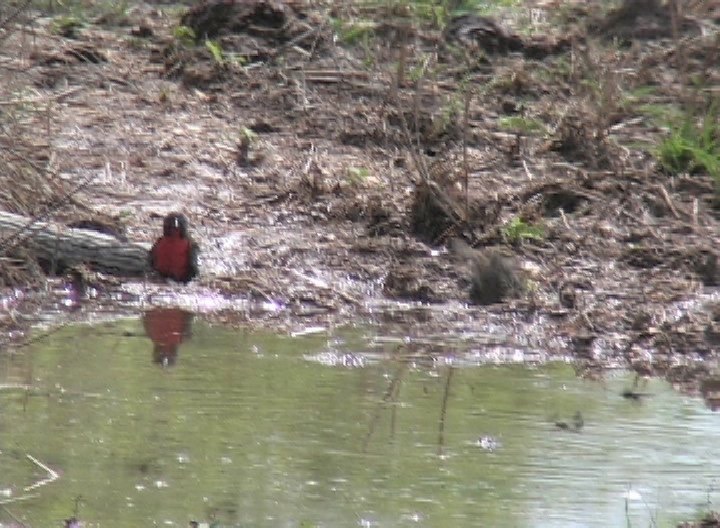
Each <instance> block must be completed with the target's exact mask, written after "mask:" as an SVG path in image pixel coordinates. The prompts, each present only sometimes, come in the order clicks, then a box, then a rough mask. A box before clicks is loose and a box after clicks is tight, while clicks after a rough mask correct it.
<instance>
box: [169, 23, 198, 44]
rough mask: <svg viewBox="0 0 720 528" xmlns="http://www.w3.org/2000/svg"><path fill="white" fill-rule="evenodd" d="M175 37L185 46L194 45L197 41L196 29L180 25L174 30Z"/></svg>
mask: <svg viewBox="0 0 720 528" xmlns="http://www.w3.org/2000/svg"><path fill="white" fill-rule="evenodd" d="M173 37H175V40H177V41H178V43H180V44H182V45H183V46H188V47H190V46H194V45H195V42H196V40H197V39H196V36H195V31H193V29H192V28H190V27H188V26H178V27H176V28H175V30H174V31H173Z"/></svg>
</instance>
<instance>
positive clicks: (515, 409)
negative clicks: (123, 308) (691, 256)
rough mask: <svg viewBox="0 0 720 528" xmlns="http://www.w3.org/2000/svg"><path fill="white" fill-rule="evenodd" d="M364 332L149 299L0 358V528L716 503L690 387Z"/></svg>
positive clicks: (578, 511) (607, 512) (469, 520)
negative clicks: (204, 313)
mask: <svg viewBox="0 0 720 528" xmlns="http://www.w3.org/2000/svg"><path fill="white" fill-rule="evenodd" d="M163 317H164V318H165V319H164V320H162V318H163ZM158 320H162V322H161V323H158ZM158 325H160V326H162V327H163V328H167V327H169V328H170V330H171V331H164V330H162V328H161V329H158V328H157V326H158ZM379 332H380V331H379V330H377V329H368V328H364V329H359V330H358V329H342V330H337V331H333V332H332V333H328V332H318V333H310V334H308V335H303V336H297V337H290V336H276V335H271V334H265V333H261V332H243V331H231V330H225V329H219V328H211V327H209V326H206V325H204V324H201V323H198V322H195V323H194V324H192V323H191V322H190V319H189V318H188V319H187V320H186V319H185V316H184V315H178V314H175V315H169V316H168V315H167V314H166V315H164V316H161V317H160V319H157V318H156V320H155V321H154V322H153V321H149V320H148V319H146V320H145V323H143V322H142V321H141V320H139V319H129V320H123V321H121V322H116V323H112V324H106V325H101V326H77V327H69V328H64V329H62V330H60V331H58V332H55V333H53V334H52V335H50V336H49V337H47V338H44V339H38V340H37V341H36V342H35V343H34V344H33V345H32V346H31V347H29V348H26V349H23V350H22V351H21V352H19V353H15V354H12V355H10V354H7V353H3V355H1V356H0V405H1V406H2V413H0V493H1V496H0V499H1V500H2V501H3V502H4V503H3V504H2V509H0V522H1V523H2V526H11V525H12V523H13V522H17V521H22V522H23V523H25V525H27V526H31V527H49V526H62V521H63V519H66V518H68V517H70V516H72V515H77V517H79V518H81V519H82V520H84V521H85V522H86V524H87V525H88V526H112V527H118V528H123V527H128V528H129V527H133V528H135V527H138V526H181V527H185V526H187V525H188V522H189V521H190V520H199V521H205V522H208V521H211V520H215V521H217V522H219V523H220V524H221V525H223V526H252V527H268V528H269V527H273V528H274V527H313V526H317V527H340V526H377V527H397V526H400V527H402V526H428V527H448V528H449V527H458V526H503V527H527V526H533V527H548V528H550V527H575V526H577V527H609V526H628V521H629V522H630V525H631V526H639V527H646V526H650V525H651V522H655V523H656V525H657V526H674V521H676V520H677V519H679V518H687V517H690V516H693V515H695V514H696V513H697V511H699V510H702V509H704V508H707V506H708V500H710V501H715V503H717V500H718V494H717V492H716V491H715V487H716V486H717V480H716V479H717V475H720V458H719V457H717V456H716V455H717V437H718V434H719V433H720V414H713V413H712V412H710V411H709V410H707V409H706V408H705V407H704V406H703V404H702V401H700V400H697V399H693V398H687V397H684V396H682V395H678V394H677V393H675V392H673V391H672V390H671V389H670V388H669V387H668V386H667V385H666V384H665V383H663V382H661V381H656V380H654V381H651V382H650V383H649V384H648V386H647V387H646V388H645V389H644V390H645V391H646V392H649V393H652V396H651V397H648V398H646V399H645V400H643V401H641V402H635V401H629V400H626V399H624V398H622V397H621V396H620V393H621V392H622V390H623V388H625V387H628V386H630V385H631V383H632V378H631V377H629V376H627V375H616V376H610V377H609V379H607V380H606V381H604V382H596V381H586V380H580V379H577V378H576V377H575V374H574V371H573V369H572V367H571V366H570V365H568V364H564V363H555V364H546V365H537V364H533V365H529V364H512V365H494V364H487V363H486V362H484V361H480V360H479V358H481V357H484V356H483V355H482V353H480V354H477V355H474V354H472V353H469V354H468V355H465V356H460V355H459V353H458V351H457V350H448V351H447V354H443V353H442V350H440V351H439V352H438V350H437V347H436V349H435V354H434V356H433V357H424V356H423V355H422V354H417V353H414V354H408V353H407V348H400V349H398V348H397V347H396V346H395V345H390V344H384V345H383V344H382V343H383V342H384V341H383V340H378V339H377V337H378V336H377V333H379ZM183 333H184V334H185V337H184V339H183V340H182V342H180V341H181V340H180V339H177V338H174V337H172V336H173V335H178V334H180V335H182V334H183ZM147 334H150V335H151V336H152V337H153V338H154V339H155V344H153V342H151V340H150V339H149V338H148V337H147ZM385 337H387V336H385ZM173 345H177V346H176V347H175V346H173ZM481 352H482V351H481ZM460 359H462V361H460ZM578 411H579V412H580V413H581V414H582V417H583V419H584V426H583V427H582V429H581V430H579V431H574V430H573V428H574V426H573V424H572V420H573V416H574V415H575V413H576V412H578ZM556 422H566V423H567V424H568V427H569V429H568V430H561V429H559V428H558V427H557V426H556V425H555V423H556ZM28 455H30V456H32V457H33V458H34V460H35V461H37V462H34V461H33V460H31V459H30V458H28ZM38 464H44V465H46V466H47V469H49V470H51V471H55V472H56V473H57V477H56V480H54V481H49V482H44V481H45V480H52V479H51V478H49V476H48V475H50V474H49V473H48V471H47V470H46V469H43V468H42V466H40V465H38ZM14 519H15V521H14Z"/></svg>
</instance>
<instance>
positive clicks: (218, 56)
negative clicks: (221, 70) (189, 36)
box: [205, 39, 225, 66]
mask: <svg viewBox="0 0 720 528" xmlns="http://www.w3.org/2000/svg"><path fill="white" fill-rule="evenodd" d="M205 47H206V48H207V50H208V51H209V52H210V53H211V54H212V56H213V59H214V60H215V63H216V64H217V65H218V66H225V54H224V53H223V49H222V46H220V44H219V43H218V42H217V41H215V40H210V39H206V40H205Z"/></svg>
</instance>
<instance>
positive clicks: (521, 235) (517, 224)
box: [502, 217, 545, 244]
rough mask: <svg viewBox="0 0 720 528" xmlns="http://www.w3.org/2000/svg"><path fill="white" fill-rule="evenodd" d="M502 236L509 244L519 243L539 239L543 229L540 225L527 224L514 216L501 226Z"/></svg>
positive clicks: (543, 231) (543, 232) (542, 235)
mask: <svg viewBox="0 0 720 528" xmlns="http://www.w3.org/2000/svg"><path fill="white" fill-rule="evenodd" d="M502 236H503V238H504V239H505V240H506V241H507V242H508V243H510V244H520V243H522V242H523V241H524V240H541V239H542V238H543V237H544V236H545V230H544V229H543V227H542V226H541V225H536V224H528V223H527V222H525V221H524V220H522V219H521V218H519V217H515V218H513V219H512V220H510V222H508V223H507V224H505V226H504V227H503V228H502Z"/></svg>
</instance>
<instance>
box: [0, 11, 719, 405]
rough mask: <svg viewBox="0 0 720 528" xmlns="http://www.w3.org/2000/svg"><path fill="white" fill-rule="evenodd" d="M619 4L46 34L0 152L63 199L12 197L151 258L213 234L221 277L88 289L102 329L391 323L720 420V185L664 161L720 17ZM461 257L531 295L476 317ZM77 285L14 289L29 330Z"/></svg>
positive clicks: (217, 21) (208, 16)
mask: <svg viewBox="0 0 720 528" xmlns="http://www.w3.org/2000/svg"><path fill="white" fill-rule="evenodd" d="M380 4H382V5H385V4H383V3H380ZM586 4H593V6H594V7H587V6H586ZM595 4H596V3H586V2H570V1H567V2H558V1H555V2H551V1H544V2H543V1H535V2H530V1H528V2H524V3H522V4H521V5H519V6H515V7H513V8H512V9H511V10H507V11H503V10H498V11H497V12H493V13H491V14H490V17H491V18H482V17H464V18H459V19H455V20H452V21H446V22H449V23H446V24H441V23H440V22H439V21H438V17H437V16H436V17H435V18H433V17H426V16H424V15H423V14H422V13H419V12H418V11H416V10H412V9H399V8H398V9H394V10H390V9H389V8H386V7H382V6H379V5H375V6H373V5H372V4H369V3H363V4H354V3H352V2H345V3H337V2H336V3H323V2H309V1H308V2H301V1H287V2H281V1H279V0H278V1H276V0H265V1H259V0H258V1H251V2H237V3H235V2H215V3H212V2H211V3H201V4H199V5H198V6H196V7H194V8H193V9H192V10H190V11H188V10H187V8H184V7H182V6H174V5H167V4H166V3H164V2H146V3H141V4H138V5H135V6H133V7H131V8H130V9H128V10H127V11H125V12H123V13H122V14H117V13H114V15H113V16H109V15H98V16H97V17H95V18H92V19H91V20H89V21H83V23H81V24H75V23H73V22H74V21H72V20H68V19H62V20H59V17H51V16H38V15H37V14H34V13H31V12H26V13H23V14H22V16H20V17H19V18H18V19H17V20H14V21H11V22H7V29H6V31H5V33H4V34H3V42H2V47H1V48H0V60H1V61H2V62H1V67H2V68H3V69H4V71H5V72H6V74H5V81H4V82H5V83H6V88H7V86H10V83H14V84H13V87H14V89H13V90H12V91H11V93H12V98H10V99H9V100H8V101H3V103H8V104H9V103H10V102H11V101H12V102H13V103H14V104H16V105H20V108H19V109H18V108H16V109H15V110H14V112H16V113H14V114H13V116H16V115H19V116H22V117H21V118H18V117H13V121H12V123H13V126H15V127H17V130H21V131H24V132H23V133H24V135H18V133H17V132H14V133H13V134H11V135H10V136H9V137H8V136H7V135H6V136H3V141H12V144H10V145H9V146H10V147H11V148H13V149H15V150H14V151H15V152H17V153H21V154H22V155H21V156H20V155H18V157H20V158H21V159H22V160H25V161H27V162H30V163H34V164H35V165H40V166H41V167H43V170H42V171H40V172H42V173H43V174H44V175H45V176H44V177H45V178H46V184H44V185H45V186H44V187H37V188H35V187H33V188H30V189H26V190H25V192H24V193H21V192H20V191H19V190H18V189H21V188H22V186H21V183H20V180H19V179H18V176H14V178H15V179H14V180H13V184H12V186H9V187H6V190H5V191H4V193H3V194H2V196H1V197H0V200H1V201H0V208H2V209H5V210H7V211H10V212H16V213H21V214H27V215H36V216H37V215H44V216H45V217H46V218H51V219H53V220H55V221H58V222H63V223H74V222H84V223H85V224H83V225H92V226H95V227H102V228H103V229H105V230H108V231H109V232H113V233H115V234H117V236H120V237H126V238H127V240H129V241H135V242H144V243H147V244H150V243H151V242H152V240H153V239H154V238H155V237H157V236H158V234H159V232H160V229H161V223H162V221H161V218H162V216H164V215H165V214H166V213H168V212H171V211H182V212H184V213H185V214H186V215H187V216H188V218H189V219H190V222H191V225H192V232H193V235H194V237H195V238H196V240H197V241H198V242H199V243H200V246H201V248H202V256H201V277H200V279H199V280H197V281H195V282H194V283H192V284H190V285H189V286H180V285H166V284H162V283H160V282H158V281H156V280H152V279H150V280H145V281H138V280H137V279H131V280H125V279H123V278H121V277H103V276H101V275H98V274H93V273H92V272H91V270H90V271H88V270H83V272H82V273H83V274H85V275H86V280H88V281H89V283H90V285H91V288H89V290H88V291H90V292H91V293H89V294H86V295H85V296H84V297H83V299H82V307H81V310H80V312H82V313H84V314H88V313H98V312H102V311H103V310H106V311H107V307H108V306H112V307H114V309H118V308H117V307H118V306H121V307H122V306H126V307H129V308H128V309H130V308H132V307H133V306H134V307H137V306H138V304H140V305H142V306H147V305H148V304H181V305H183V307H190V308H192V309H193V310H195V311H197V312H199V313H201V314H203V316H204V317H205V318H207V319H208V320H209V321H212V322H222V323H227V324H239V325H248V324H249V325H263V326H270V327H277V328H282V329H289V330H290V331H301V329H303V328H310V327H314V326H318V325H321V326H327V325H344V324H366V323H370V324H379V325H382V328H384V329H386V330H385V331H387V332H392V329H393V328H398V329H402V332H403V333H404V334H406V335H408V337H409V342H410V343H411V344H414V346H416V347H417V349H418V350H420V351H422V352H425V353H427V354H430V355H432V354H444V353H447V351H448V350H451V351H452V350H455V349H456V348H457V349H462V350H466V351H471V352H473V353H475V354H480V355H485V356H487V357H488V358H493V357H495V358H503V357H512V356H513V355H514V354H516V353H518V352H522V353H523V354H525V357H527V358H530V359H531V360H532V359H533V358H547V357H567V358H572V359H573V360H574V361H575V363H576V364H577V365H578V372H579V373H580V374H583V375H588V376H601V375H602V372H603V370H604V369H605V368H607V367H616V366H621V367H622V366H627V367H630V368H633V369H635V370H636V371H637V372H638V373H639V374H640V375H650V374H654V375H660V376H665V377H666V378H667V379H668V380H670V381H671V382H673V383H676V384H678V386H680V387H681V388H683V389H684V390H688V391H691V392H700V391H701V390H702V389H704V388H706V390H703V392H706V393H707V394H706V397H707V398H708V401H715V402H717V399H718V393H717V391H714V390H713V389H712V387H714V386H715V385H716V383H715V376H720V374H719V371H718V363H717V362H718V357H719V356H718V350H719V349H720V303H719V302H718V293H717V284H718V281H719V280H720V275H719V274H718V270H717V249H716V248H717V241H718V236H719V235H720V224H719V222H718V214H719V212H720V202H719V201H718V199H717V197H718V194H717V184H716V182H714V181H713V179H712V177H711V176H710V175H709V174H706V173H704V172H703V171H697V172H695V173H692V174H687V173H684V174H683V173H681V174H675V175H673V174H669V173H668V172H666V171H665V170H663V168H662V167H661V165H660V164H659V162H658V155H657V148H658V145H659V142H660V141H661V140H662V139H663V138H665V137H667V136H668V133H669V129H668V121H669V119H670V118H671V117H672V116H673V115H674V114H677V113H681V115H682V112H684V111H686V110H687V109H688V108H694V109H697V110H698V113H699V115H702V114H703V113H707V112H710V111H711V110H709V109H710V105H711V103H712V101H713V100H714V98H716V97H717V87H718V86H720V69H719V68H718V63H717V60H716V59H717V56H718V55H717V54H718V48H720V37H718V23H720V3H718V2H694V3H693V2H685V4H687V5H686V6H685V7H684V9H683V11H682V12H681V13H678V14H677V15H676V16H671V15H670V14H669V12H668V9H669V8H668V7H667V6H664V5H661V4H659V3H656V2H647V1H644V2H637V4H638V6H639V7H638V9H636V10H628V9H625V10H623V9H619V10H608V8H607V6H595ZM640 4H642V5H640ZM181 25H183V26H186V27H190V28H192V29H193V31H194V33H195V36H196V37H198V40H197V43H195V42H193V40H192V37H191V36H190V34H189V32H188V31H187V29H178V28H179V27H180V26H181ZM204 37H207V38H209V39H211V40H210V41H209V42H208V43H206V41H205V38H204ZM11 74H12V75H11ZM5 94H6V95H7V94H8V91H7V90H6V92H5ZM5 108H9V107H8V106H6V107H5ZM9 112H10V111H9V110H8V111H6V116H9V115H10V113H9ZM8 130H9V128H8ZM6 146H7V145H6ZM6 150H7V149H6ZM5 161H6V162H7V158H6V160H5ZM11 161H12V160H11ZM16 161H17V160H16ZM18 163H19V162H18ZM13 167H15V166H14V165H13ZM18 170H20V169H18ZM15 174H20V173H15ZM48 175H49V176H48ZM13 189H15V190H16V191H17V192H15V191H13ZM13 192H15V194H13ZM28 195H31V196H33V197H34V200H33V199H26V198H27V197H28ZM58 196H61V197H63V199H62V200H59V199H58V198H57V197H58ZM21 198H22V199H21ZM456 238H462V239H464V240H465V241H466V242H467V243H468V244H470V245H471V246H473V247H475V248H478V249H480V250H482V249H487V248H490V247H494V248H499V249H498V251H500V252H501V253H502V254H503V255H505V256H506V257H507V258H509V260H508V262H513V263H514V265H517V267H518V268H520V270H519V271H518V273H519V275H520V276H521V277H522V279H523V283H524V284H526V288H525V289H524V290H523V293H522V294H520V295H519V296H515V297H509V298H505V299H503V301H502V302H499V303H494V304H490V305H477V304H475V303H473V302H471V301H472V300H473V299H471V297H470V291H471V286H472V284H473V282H472V277H471V274H472V273H474V271H473V270H474V268H472V266H470V267H468V265H467V263H465V264H463V263H462V262H459V261H458V259H457V258H455V257H454V256H453V255H452V252H451V251H448V249H447V248H448V247H449V245H450V241H451V240H452V239H456ZM6 245H7V244H6ZM20 249H21V248H17V247H16V248H15V250H16V253H17V251H19V250H20ZM14 258H18V257H17V255H15V257H14ZM461 260H462V259H461ZM8 262H9V261H8ZM23 266H24V268H23V269H24V270H25V271H27V270H28V267H29V265H28V263H27V262H24V264H23ZM16 268H17V266H16V267H15V268H13V267H12V266H10V265H9V264H7V262H6V267H5V270H4V282H5V284H8V285H9V284H11V283H13V281H12V280H11V279H12V277H13V276H14V275H13V273H12V272H13V270H15V271H17V269H16ZM67 283H68V280H67V279H64V278H62V277H61V278H60V279H54V280H51V282H50V283H49V284H50V287H48V286H47V285H46V283H44V282H43V280H37V281H35V282H32V281H30V279H28V278H25V279H24V282H23V283H21V284H20V285H23V284H24V286H25V287H24V288H20V289H18V288H17V286H18V283H17V282H15V283H13V284H14V286H15V287H16V289H12V290H11V289H7V290H6V295H5V296H4V297H3V303H4V304H5V306H6V307H7V308H8V310H7V314H6V315H5V316H3V325H4V327H6V328H7V329H8V331H7V335H21V333H18V334H11V333H10V332H12V331H16V330H17V329H18V328H22V323H28V322H33V321H35V320H37V318H36V316H37V314H39V313H42V312H43V310H45V309H47V308H48V306H50V307H55V308H58V310H62V307H63V306H65V304H63V303H64V301H63V300H62V292H63V291H65V290H64V289H63V288H64V287H65V285H66V284H67ZM58 291H60V292H61V295H60V297H58ZM47 292H50V293H51V294H50V295H48V294H47ZM73 314H74V315H73V317H78V318H81V317H82V315H81V314H78V311H77V310H75V311H73Z"/></svg>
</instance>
